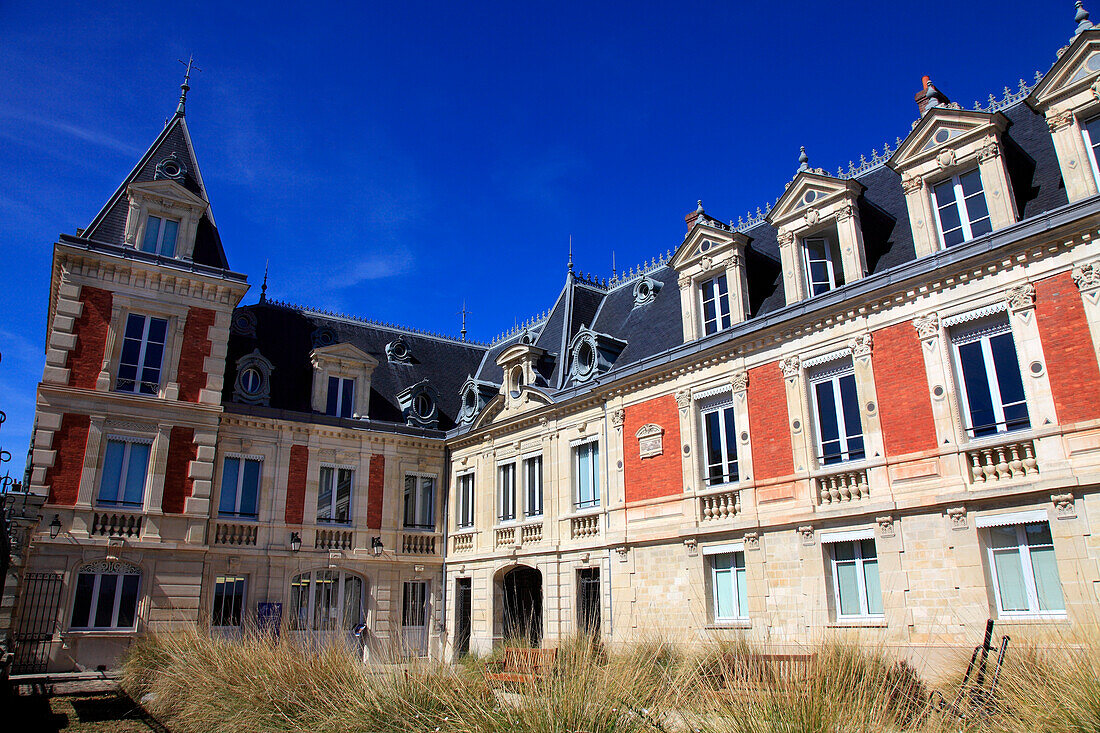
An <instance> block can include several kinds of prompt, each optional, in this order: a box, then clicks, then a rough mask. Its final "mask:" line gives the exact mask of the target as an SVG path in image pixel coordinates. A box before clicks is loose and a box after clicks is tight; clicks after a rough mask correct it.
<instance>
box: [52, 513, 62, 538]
mask: <svg viewBox="0 0 1100 733" xmlns="http://www.w3.org/2000/svg"><path fill="white" fill-rule="evenodd" d="M59 534H61V515H60V514H55V515H53V521H52V522H50V539H51V540H56V539H57V535H59Z"/></svg>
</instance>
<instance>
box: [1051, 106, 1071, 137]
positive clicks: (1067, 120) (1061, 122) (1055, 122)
mask: <svg viewBox="0 0 1100 733" xmlns="http://www.w3.org/2000/svg"><path fill="white" fill-rule="evenodd" d="M1072 124H1073V112H1071V111H1069V110H1068V109H1067V110H1061V111H1059V110H1057V109H1056V108H1054V107H1052V108H1050V109H1048V110H1047V125H1048V126H1049V127H1050V131H1051V132H1058V130H1061V129H1062V128H1063V127H1068V126H1069V125H1072Z"/></svg>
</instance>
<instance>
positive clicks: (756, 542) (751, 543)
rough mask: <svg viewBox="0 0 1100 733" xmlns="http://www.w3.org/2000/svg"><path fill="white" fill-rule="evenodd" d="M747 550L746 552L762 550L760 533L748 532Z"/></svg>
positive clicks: (745, 540) (746, 538)
mask: <svg viewBox="0 0 1100 733" xmlns="http://www.w3.org/2000/svg"><path fill="white" fill-rule="evenodd" d="M744 542H745V549H746V550H750V551H751V550H759V549H760V533H759V532H746V533H745V539H744Z"/></svg>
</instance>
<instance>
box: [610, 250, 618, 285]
mask: <svg viewBox="0 0 1100 733" xmlns="http://www.w3.org/2000/svg"><path fill="white" fill-rule="evenodd" d="M618 274H619V273H618V271H617V270H616V269H615V250H611V279H615V278H616V277H618Z"/></svg>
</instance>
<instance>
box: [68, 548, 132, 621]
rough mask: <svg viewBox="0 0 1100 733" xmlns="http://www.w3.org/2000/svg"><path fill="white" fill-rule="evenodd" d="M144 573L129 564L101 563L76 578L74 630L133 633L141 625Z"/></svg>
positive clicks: (88, 567) (83, 570)
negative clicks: (141, 595) (130, 631)
mask: <svg viewBox="0 0 1100 733" xmlns="http://www.w3.org/2000/svg"><path fill="white" fill-rule="evenodd" d="M140 587H141V570H140V569H138V568H137V567H136V566H134V565H130V564H128V563H122V562H116V561H107V560H100V561H98V562H94V563H90V564H88V565H85V566H84V567H82V568H81V569H80V570H79V571H78V572H77V576H76V592H75V593H74V595H73V614H72V619H71V623H70V624H69V626H70V628H72V629H74V630H93V629H96V630H106V629H133V628H134V626H135V624H136V623H137V605H138V591H139V589H140Z"/></svg>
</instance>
